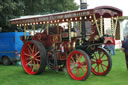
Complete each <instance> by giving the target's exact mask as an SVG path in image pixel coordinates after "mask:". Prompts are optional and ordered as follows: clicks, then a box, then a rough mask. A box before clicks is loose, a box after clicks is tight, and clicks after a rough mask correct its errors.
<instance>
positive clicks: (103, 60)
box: [91, 48, 112, 76]
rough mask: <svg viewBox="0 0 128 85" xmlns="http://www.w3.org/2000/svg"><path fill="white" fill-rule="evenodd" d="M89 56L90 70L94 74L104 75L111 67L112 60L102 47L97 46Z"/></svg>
mask: <svg viewBox="0 0 128 85" xmlns="http://www.w3.org/2000/svg"><path fill="white" fill-rule="evenodd" d="M92 56H93V58H91V64H92V67H91V71H92V73H93V74H95V75H99V76H102V75H106V74H108V73H109V71H110V70H111V67H112V60H111V57H110V55H109V54H108V52H107V51H106V50H105V49H104V48H97V49H96V51H95V52H94V54H93V55H92Z"/></svg>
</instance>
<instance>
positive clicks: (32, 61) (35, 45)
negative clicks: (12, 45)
mask: <svg viewBox="0 0 128 85" xmlns="http://www.w3.org/2000/svg"><path fill="white" fill-rule="evenodd" d="M21 63H22V67H23V69H24V71H25V72H26V73H28V74H31V75H34V74H39V73H41V72H42V71H44V69H45V66H46V51H45V48H44V46H43V45H42V44H41V43H40V42H39V41H36V40H32V41H28V42H26V43H25V44H24V45H23V47H22V50H21Z"/></svg>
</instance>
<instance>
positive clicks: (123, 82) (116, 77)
mask: <svg viewBox="0 0 128 85" xmlns="http://www.w3.org/2000/svg"><path fill="white" fill-rule="evenodd" d="M0 85H128V71H127V69H126V64H125V57H124V54H123V52H121V51H116V55H115V56H112V70H111V71H110V73H109V74H108V75H107V76H95V75H93V74H92V73H91V74H90V76H89V78H88V79H87V80H86V81H76V80H73V79H71V78H70V77H69V76H68V74H67V73H66V72H59V73H56V72H55V71H52V70H46V71H45V72H43V73H42V74H40V75H28V74H26V73H24V71H23V69H22V67H21V66H3V65H0Z"/></svg>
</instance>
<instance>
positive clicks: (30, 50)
mask: <svg viewBox="0 0 128 85" xmlns="http://www.w3.org/2000/svg"><path fill="white" fill-rule="evenodd" d="M28 47H29V49H30V51H31V53H33V51H32V48H31V46H30V45H28Z"/></svg>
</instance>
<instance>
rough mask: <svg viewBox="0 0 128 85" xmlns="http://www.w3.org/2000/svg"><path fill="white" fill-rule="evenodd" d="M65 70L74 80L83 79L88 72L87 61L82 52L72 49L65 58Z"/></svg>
mask: <svg viewBox="0 0 128 85" xmlns="http://www.w3.org/2000/svg"><path fill="white" fill-rule="evenodd" d="M67 70H68V73H69V75H70V76H71V77H72V78H73V79H75V80H83V79H84V78H85V77H86V75H87V73H88V62H87V59H86V57H85V55H84V54H83V53H81V52H80V51H73V52H72V53H70V54H69V56H68V59H67Z"/></svg>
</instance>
